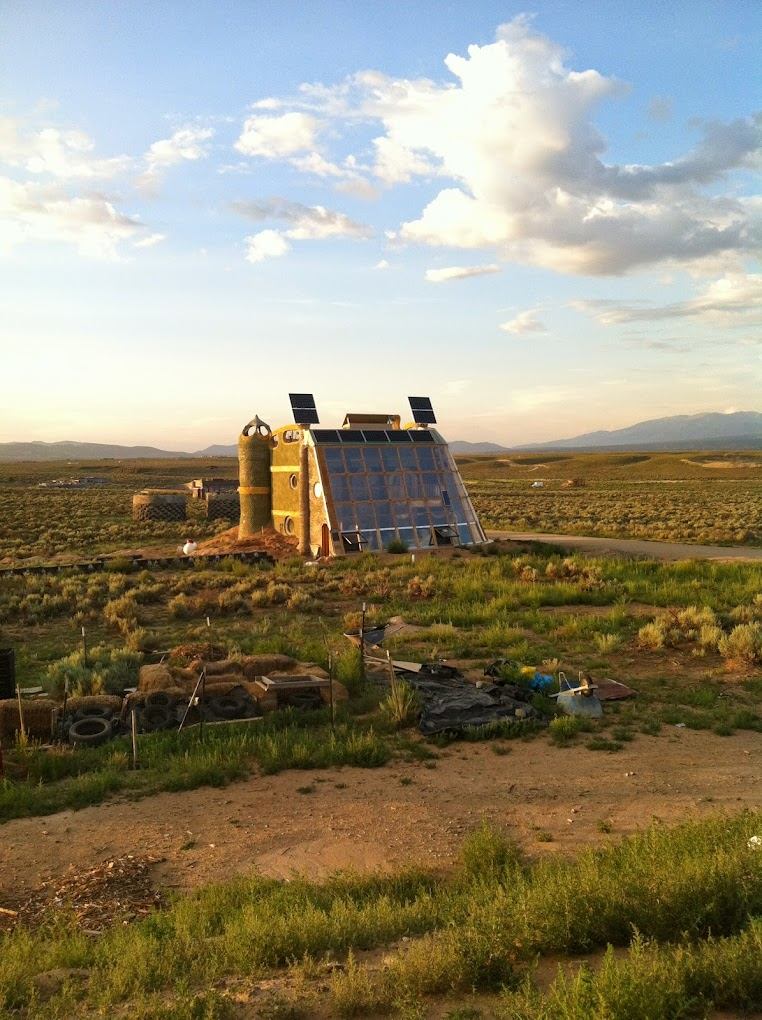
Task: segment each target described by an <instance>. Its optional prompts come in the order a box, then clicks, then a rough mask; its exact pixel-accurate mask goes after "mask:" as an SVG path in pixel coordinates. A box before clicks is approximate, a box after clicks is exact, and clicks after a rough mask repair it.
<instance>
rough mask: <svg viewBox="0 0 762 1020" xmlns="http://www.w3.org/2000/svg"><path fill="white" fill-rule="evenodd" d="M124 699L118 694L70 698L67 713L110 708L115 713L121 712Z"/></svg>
mask: <svg viewBox="0 0 762 1020" xmlns="http://www.w3.org/2000/svg"><path fill="white" fill-rule="evenodd" d="M123 701H124V698H121V697H119V695H118V694H87V695H83V696H80V697H73V698H69V699H68V701H67V702H66V711H67V713H68V712H76V711H78V710H79V709H80V708H108V709H110V711H112V712H114V713H118V712H120V711H121V708H122V702H123Z"/></svg>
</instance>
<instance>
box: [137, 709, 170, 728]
mask: <svg viewBox="0 0 762 1020" xmlns="http://www.w3.org/2000/svg"><path fill="white" fill-rule="evenodd" d="M174 721H175V720H174V715H171V714H170V712H169V709H167V708H165V707H164V706H163V705H145V706H144V708H143V711H142V712H141V713H140V727H141V729H142V730H143V731H144V732H152V731H154V730H164V729H166V728H167V727H168V726H171V725H173V724H174Z"/></svg>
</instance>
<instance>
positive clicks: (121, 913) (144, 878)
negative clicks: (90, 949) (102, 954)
mask: <svg viewBox="0 0 762 1020" xmlns="http://www.w3.org/2000/svg"><path fill="white" fill-rule="evenodd" d="M160 860H161V858H159V857H135V856H133V855H132V854H127V855H126V856H124V857H116V858H114V860H110V861H104V862H103V863H102V864H99V865H98V866H97V867H95V868H90V870H89V871H85V872H83V873H80V874H77V873H76V872H74V871H73V869H72V870H71V871H70V873H69V874H68V875H67V876H66V877H65V878H58V879H55V880H51V881H49V882H44V883H43V884H42V885H41V886H40V887H39V888H38V889H36V890H35V891H34V892H33V893H32V895H31V896H29V897H28V898H27V899H26V900H24V901H23V902H21V903H19V904H17V905H16V906H15V907H14V909H10V908H8V907H4V908H2V910H0V927H2V928H3V929H4V930H9V929H11V928H14V927H16V926H17V925H23V926H24V927H29V928H34V927H37V926H39V925H40V924H42V923H43V922H44V921H46V920H47V919H49V918H50V917H51V914H55V913H67V914H69V915H72V916H73V917H74V919H75V920H76V923H77V925H78V927H79V928H80V929H81V930H82V931H83V932H84V933H85V934H86V935H101V934H102V933H103V932H104V931H105V930H106V929H107V928H109V927H111V926H112V925H114V924H129V923H131V922H132V921H139V920H140V919H141V918H143V917H146V916H147V915H148V914H150V913H152V912H153V911H154V910H156V909H157V908H158V907H159V906H161V894H160V893H159V892H158V891H157V890H156V889H154V887H153V885H152V883H151V879H150V874H149V873H150V869H151V866H152V865H153V864H156V863H158V862H159V861H160Z"/></svg>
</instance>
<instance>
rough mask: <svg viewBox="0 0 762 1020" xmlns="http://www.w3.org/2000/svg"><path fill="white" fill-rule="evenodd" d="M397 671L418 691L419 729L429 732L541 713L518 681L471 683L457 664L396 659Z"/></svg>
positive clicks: (523, 718)
mask: <svg viewBox="0 0 762 1020" xmlns="http://www.w3.org/2000/svg"><path fill="white" fill-rule="evenodd" d="M393 666H394V672H395V675H396V676H398V677H399V678H400V679H402V680H404V681H406V682H407V683H408V684H410V686H411V687H412V688H413V689H414V690H415V691H417V693H418V695H419V697H420V700H421V716H420V720H419V724H418V726H419V729H420V731H421V733H424V734H426V735H427V736H430V735H433V734H435V733H460V732H462V731H463V730H467V729H471V728H473V727H476V726H488V725H489V724H490V723H496V722H502V721H507V720H511V721H516V722H519V721H521V722H525V721H527V720H530V719H535V718H536V717H537V712H536V710H535V709H534V708H533V706H532V705H530V704H529V700H530V698H531V696H532V692H531V691H529V690H526V689H524V688H522V687H519V686H517V685H516V684H509V683H493V682H490V681H488V680H484V681H479V682H478V683H477V684H473V683H470V682H469V681H468V680H466V678H465V677H464V676H463V674H462V673H460V672H459V670H457V669H455V668H454V667H453V666H445V665H441V664H438V663H423V664H422V665H420V666H418V668H416V664H414V663H399V662H395V663H393Z"/></svg>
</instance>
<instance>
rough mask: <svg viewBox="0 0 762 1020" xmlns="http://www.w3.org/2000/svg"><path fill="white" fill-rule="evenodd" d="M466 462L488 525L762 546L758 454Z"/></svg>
mask: <svg viewBox="0 0 762 1020" xmlns="http://www.w3.org/2000/svg"><path fill="white" fill-rule="evenodd" d="M460 466H461V471H462V473H463V476H464V479H465V481H466V484H467V486H468V488H469V490H470V492H471V496H472V499H473V500H474V505H475V506H476V508H477V510H478V512H479V514H480V516H481V519H482V523H483V525H484V526H485V527H487V528H494V529H497V530H506V531H539V532H542V531H545V532H550V533H554V534H577V535H599V536H602V537H607V538H645V539H655V540H661V541H670V542H695V543H708V544H713V543H721V544H740V545H745V544H749V545H760V544H762V454H759V453H754V452H742V453H738V454H724V453H719V454H718V453H679V454H677V453H654V454H637V453H620V454H612V453H602V454H573V453H569V454H546V455H544V456H542V455H540V454H517V455H515V456H512V457H509V456H506V457H492V456H490V457H468V458H461V459H460ZM535 481H542V482H543V488H541V489H540V488H537V489H534V488H532V487H531V485H532V482H535ZM571 481H575V482H576V485H575V486H574V487H565V483H568V482H571Z"/></svg>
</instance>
